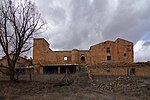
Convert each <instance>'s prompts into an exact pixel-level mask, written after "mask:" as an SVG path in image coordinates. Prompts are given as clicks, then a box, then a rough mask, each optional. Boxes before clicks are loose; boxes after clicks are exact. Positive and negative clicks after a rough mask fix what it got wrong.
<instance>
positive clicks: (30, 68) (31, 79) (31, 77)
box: [29, 67, 32, 81]
mask: <svg viewBox="0 0 150 100" xmlns="http://www.w3.org/2000/svg"><path fill="white" fill-rule="evenodd" d="M29 79H30V81H31V80H32V77H31V68H30V67H29Z"/></svg>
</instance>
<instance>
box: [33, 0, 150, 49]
mask: <svg viewBox="0 0 150 100" xmlns="http://www.w3.org/2000/svg"><path fill="white" fill-rule="evenodd" d="M36 3H37V6H38V7H39V9H41V11H42V15H43V17H44V18H45V19H46V20H47V23H48V26H49V28H48V30H47V32H46V33H44V34H42V36H43V37H45V38H46V39H47V40H48V41H49V42H50V44H51V46H52V48H53V49H60V50H62V49H73V48H77V49H88V48H89V46H90V45H92V44H95V43H98V42H102V41H105V40H107V39H111V40H115V39H116V38H118V37H120V38H125V39H128V40H130V41H133V42H134V43H136V42H137V41H139V40H143V41H147V40H150V37H149V33H150V28H149V26H150V13H149V11H150V0H63V1H62V0H46V1H44V2H43V0H37V1H36ZM57 3H58V4H57Z"/></svg>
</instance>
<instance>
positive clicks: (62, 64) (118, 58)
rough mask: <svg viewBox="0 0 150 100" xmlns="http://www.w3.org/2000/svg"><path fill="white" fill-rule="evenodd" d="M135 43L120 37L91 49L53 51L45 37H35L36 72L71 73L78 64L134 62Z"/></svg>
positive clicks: (34, 60)
mask: <svg viewBox="0 0 150 100" xmlns="http://www.w3.org/2000/svg"><path fill="white" fill-rule="evenodd" d="M133 55H134V53H133V43H132V42H129V41H127V40H124V39H120V38H118V39H117V40H116V41H105V42H102V43H99V44H95V45H92V46H90V49H89V50H77V49H73V50H71V51H53V50H52V49H51V48H49V43H48V42H47V41H46V40H45V39H44V38H35V39H34V47H33V64H34V65H35V69H36V72H38V73H41V74H44V73H45V74H48V73H58V74H60V73H66V71H68V70H69V71H70V72H71V73H73V72H75V71H76V70H77V66H78V65H82V64H89V65H101V63H115V64H116V63H133V62H134V56H133Z"/></svg>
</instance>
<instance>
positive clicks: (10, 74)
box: [9, 65, 16, 82]
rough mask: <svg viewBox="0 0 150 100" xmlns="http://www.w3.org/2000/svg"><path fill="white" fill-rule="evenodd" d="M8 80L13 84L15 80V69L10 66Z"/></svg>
mask: <svg viewBox="0 0 150 100" xmlns="http://www.w3.org/2000/svg"><path fill="white" fill-rule="evenodd" d="M9 79H10V81H13V82H15V81H16V78H15V67H14V66H11V65H10V73H9Z"/></svg>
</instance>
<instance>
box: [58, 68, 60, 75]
mask: <svg viewBox="0 0 150 100" xmlns="http://www.w3.org/2000/svg"><path fill="white" fill-rule="evenodd" d="M59 74H60V67H58V75H59Z"/></svg>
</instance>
